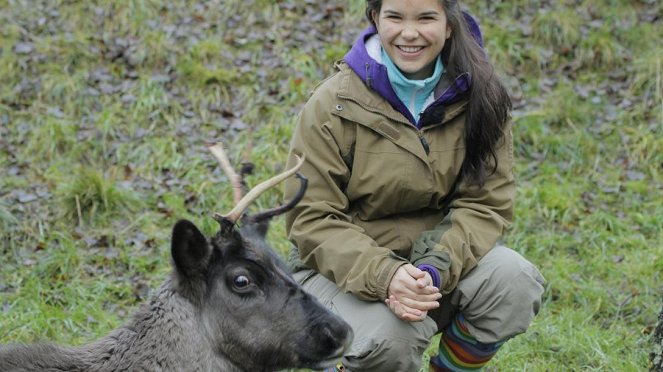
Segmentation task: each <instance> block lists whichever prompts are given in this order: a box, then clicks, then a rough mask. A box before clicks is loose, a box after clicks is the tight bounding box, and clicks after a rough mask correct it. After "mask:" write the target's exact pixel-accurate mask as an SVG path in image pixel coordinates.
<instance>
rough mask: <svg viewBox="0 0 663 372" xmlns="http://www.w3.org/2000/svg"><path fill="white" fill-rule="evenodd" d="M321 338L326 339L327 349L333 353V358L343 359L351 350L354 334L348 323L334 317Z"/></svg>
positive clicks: (323, 330)
mask: <svg viewBox="0 0 663 372" xmlns="http://www.w3.org/2000/svg"><path fill="white" fill-rule="evenodd" d="M321 337H322V338H323V339H324V343H325V344H326V345H327V349H328V350H330V351H332V352H331V354H332V355H331V356H332V357H341V356H343V354H344V353H345V352H346V351H347V350H348V349H349V348H350V345H351V344H352V340H353V339H354V332H352V328H351V327H350V325H349V324H348V323H347V322H345V321H344V320H343V319H341V318H340V317H338V316H336V315H333V318H331V319H330V321H329V322H328V323H327V324H325V327H324V328H323V329H322V335H321Z"/></svg>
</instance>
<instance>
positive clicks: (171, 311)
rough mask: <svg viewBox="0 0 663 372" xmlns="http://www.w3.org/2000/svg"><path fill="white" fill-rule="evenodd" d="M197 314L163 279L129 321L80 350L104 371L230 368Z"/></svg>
mask: <svg viewBox="0 0 663 372" xmlns="http://www.w3.org/2000/svg"><path fill="white" fill-rule="evenodd" d="M196 317H197V312H196V309H195V308H194V306H193V305H192V304H191V303H190V302H188V301H187V300H185V299H184V298H182V297H181V296H180V295H179V294H178V293H177V292H176V291H175V290H174V289H173V285H172V283H171V281H170V280H168V281H166V283H164V284H163V285H162V286H161V287H160V288H159V289H158V290H157V291H156V292H155V293H154V294H153V295H152V297H151V299H150V300H149V301H148V302H147V303H145V304H143V305H142V306H141V307H140V308H139V309H138V310H137V311H136V313H135V314H134V316H133V319H132V320H131V321H130V322H129V323H128V324H126V325H124V326H122V327H120V328H118V329H116V330H114V331H113V332H111V333H110V334H109V335H107V336H106V337H104V338H102V339H100V340H99V341H97V342H94V343H92V344H90V345H87V346H84V347H83V348H84V349H85V350H86V351H87V352H88V355H90V356H91V357H93V358H94V359H96V360H94V361H91V362H92V363H91V364H92V365H99V364H103V365H105V366H107V367H108V370H172V371H175V370H222V371H233V370H235V369H234V368H233V367H234V366H232V365H227V364H226V363H225V361H224V360H221V359H220V358H219V357H218V356H217V355H215V354H214V350H213V349H212V347H211V346H210V345H209V343H208V341H207V338H206V337H205V336H204V333H203V332H202V330H201V329H200V326H199V322H198V321H197V319H196ZM103 370H106V368H101V369H99V371H103ZM237 371H239V369H237Z"/></svg>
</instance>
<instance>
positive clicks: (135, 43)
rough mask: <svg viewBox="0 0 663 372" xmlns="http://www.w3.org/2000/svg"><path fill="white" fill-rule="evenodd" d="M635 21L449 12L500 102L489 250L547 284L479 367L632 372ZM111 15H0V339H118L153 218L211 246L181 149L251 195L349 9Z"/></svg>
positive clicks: (639, 261) (640, 325)
mask: <svg viewBox="0 0 663 372" xmlns="http://www.w3.org/2000/svg"><path fill="white" fill-rule="evenodd" d="M92 3H94V4H96V5H93V4H92ZM305 3H306V4H309V5H306V6H305V7H304V6H302V5H304V4H305ZM567 3H568V4H567ZM572 3H573V4H572ZM655 3H656V2H652V1H635V2H632V1H626V0H621V1H609V2H605V1H598V0H596V1H591V0H585V1H567V2H566V3H563V2H561V3H559V4H558V3H557V2H552V4H551V2H547V1H535V2H530V1H527V2H526V1H523V0H514V1H509V2H483V1H468V2H467V4H468V6H469V7H470V9H471V10H472V11H473V12H474V13H476V14H477V15H479V17H480V19H481V23H482V27H483V29H484V35H485V38H486V48H487V50H488V52H489V54H490V55H491V58H492V59H493V60H494V62H495V63H496V64H497V65H498V66H499V69H500V70H501V71H502V72H504V76H505V81H507V82H508V85H509V87H510V88H511V90H512V92H513V94H514V98H515V102H516V110H515V111H514V120H515V124H516V126H515V136H516V152H517V154H516V155H517V168H516V172H517V174H518V180H519V199H518V204H517V211H516V212H517V214H516V216H517V220H516V223H515V225H514V227H513V229H512V231H511V232H510V233H509V235H508V237H507V242H508V243H509V245H510V246H512V247H514V248H515V249H517V250H518V251H520V252H521V253H523V254H524V255H526V256H527V257H528V258H529V259H530V260H532V261H533V262H535V263H536V264H537V265H538V266H539V267H540V268H541V270H542V272H543V274H544V275H545V276H546V278H547V279H548V282H549V283H548V288H547V292H546V295H545V303H544V307H543V309H542V311H541V314H540V315H539V316H538V317H537V319H536V321H535V323H534V324H533V326H532V328H531V329H530V331H529V332H528V333H527V334H525V335H523V336H520V337H518V338H516V339H514V340H512V341H511V342H509V343H508V344H507V345H506V346H505V347H504V349H503V351H501V352H500V353H499V354H498V357H497V358H496V360H495V363H493V364H492V366H493V367H494V368H497V369H499V370H532V371H547V370H559V369H568V370H615V371H624V370H643V369H645V368H646V366H647V363H648V361H647V353H648V338H649V332H650V331H651V328H652V326H653V325H654V324H655V320H656V314H657V311H658V309H660V304H661V293H662V292H663V287H662V285H661V284H660V283H662V282H663V278H661V272H663V253H661V252H662V249H661V248H662V247H661V242H662V241H663V239H662V238H663V234H662V230H661V225H662V224H663V223H662V221H661V220H662V219H663V205H662V204H661V202H660V195H661V192H662V190H663V186H662V181H663V177H662V175H661V171H662V169H661V166H662V164H663V155H662V154H663V136H662V134H663V133H662V132H663V128H662V127H663V123H662V121H663V113H662V110H663V108H662V101H661V100H662V93H661V57H660V56H661V55H662V50H661V47H660V45H659V42H660V40H661V39H663V32H662V31H661V29H662V28H661V21H660V19H658V20H657V21H655V23H654V22H653V21H652V20H653V19H654V18H655V16H656V14H659V16H658V17H660V13H661V7H660V5H655ZM114 4H115V5H114ZM117 4H119V3H116V2H111V1H107V0H98V1H95V2H80V3H79V2H68V1H12V2H8V1H7V0H0V5H1V7H2V8H3V11H2V12H0V22H1V24H2V27H0V174H1V175H2V176H1V177H0V262H2V264H1V265H0V342H12V341H34V340H39V339H51V340H55V341H59V342H67V343H73V344H76V343H81V342H85V341H88V340H90V339H93V338H95V337H97V336H98V335H100V334H103V333H105V332H107V331H108V330H110V329H112V328H113V327H116V326H117V325H119V324H120V323H121V322H123V321H125V320H126V317H127V316H128V314H130V313H131V311H132V309H133V308H134V307H135V306H136V304H137V303H139V302H140V301H141V300H142V299H143V298H145V296H146V288H147V287H149V286H152V287H153V286H155V285H156V284H157V283H159V282H160V281H161V280H162V279H163V277H164V276H165V275H166V273H167V272H168V270H169V267H168V262H169V257H168V255H169V252H168V235H169V229H170V227H171V226H172V224H173V222H174V221H175V220H176V219H179V218H189V219H192V220H194V221H195V222H197V223H198V224H199V225H201V226H203V227H204V229H205V230H206V231H207V232H210V233H211V232H212V231H213V230H214V222H213V221H211V219H210V218H209V216H210V213H211V212H212V211H223V210H228V209H229V207H230V204H231V198H230V193H231V192H230V188H229V187H228V185H227V183H226V180H225V177H224V176H223V175H222V174H221V172H220V171H219V170H218V169H217V168H218V167H217V166H216V164H215V163H214V161H213V159H211V157H210V156H209V155H208V154H207V153H206V152H205V151H206V150H205V149H204V146H202V141H203V140H204V139H207V138H223V140H224V142H226V143H227V144H228V145H229V147H230V148H231V154H232V156H233V157H234V159H237V162H238V163H239V161H240V160H241V159H243V158H249V159H250V160H251V161H253V162H255V163H256V165H257V171H256V173H255V176H252V177H250V178H249V180H248V181H249V183H251V184H254V183H255V182H257V181H259V180H261V179H263V178H265V177H266V176H268V175H270V174H272V173H273V171H272V169H273V168H276V169H280V168H281V167H282V165H283V159H284V156H285V153H286V151H287V146H288V138H289V135H290V133H291V130H292V124H293V122H294V116H295V115H296V113H297V110H298V108H299V107H301V104H302V103H303V102H304V101H305V100H306V97H307V95H308V92H309V91H310V90H311V89H312V87H313V86H314V85H315V84H316V82H317V81H319V80H320V79H322V78H323V77H324V76H325V75H326V74H327V73H329V71H330V70H331V62H332V61H333V60H335V59H338V58H340V57H341V56H342V55H343V54H344V52H345V50H346V49H347V47H348V45H349V44H350V43H351V42H352V41H353V39H354V38H355V37H356V35H357V32H358V30H359V29H360V28H361V27H363V25H364V24H363V23H360V22H358V21H357V20H358V19H360V18H361V13H362V7H363V2H362V1H359V0H353V1H350V2H343V1H331V2H325V5H310V4H317V2H304V1H294V0H293V1H282V2H279V4H275V3H274V2H270V1H265V0H263V1H261V0H255V1H241V0H225V1H221V2H209V3H208V4H207V5H205V6H203V5H199V4H197V3H196V2H193V1H185V0H178V1H169V2H166V1H162V0H151V1H126V2H122V6H119V5H117ZM487 4H488V5H487ZM5 9H6V10H5ZM313 20H315V23H311V22H312V21H313ZM341 30H348V33H347V34H345V35H341V34H340V31H341ZM265 41H269V42H268V43H265ZM279 200H280V193H279V192H278V190H275V191H274V192H273V193H271V194H269V195H267V196H265V197H263V198H261V200H260V201H259V203H258V204H259V205H258V206H259V207H263V208H264V207H266V206H271V205H273V204H274V203H276V202H278V201H279ZM275 222H276V223H274V224H273V229H272V231H271V235H270V236H271V240H272V241H273V243H274V245H275V246H276V247H277V248H278V249H279V250H281V251H284V250H285V249H287V244H286V243H285V241H284V235H285V233H284V231H283V226H282V225H283V224H282V223H281V221H280V220H277V221H275Z"/></svg>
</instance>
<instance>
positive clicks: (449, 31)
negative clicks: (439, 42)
mask: <svg viewBox="0 0 663 372" xmlns="http://www.w3.org/2000/svg"><path fill="white" fill-rule="evenodd" d="M450 37H451V26H450V25H449V24H447V40H449V38H450Z"/></svg>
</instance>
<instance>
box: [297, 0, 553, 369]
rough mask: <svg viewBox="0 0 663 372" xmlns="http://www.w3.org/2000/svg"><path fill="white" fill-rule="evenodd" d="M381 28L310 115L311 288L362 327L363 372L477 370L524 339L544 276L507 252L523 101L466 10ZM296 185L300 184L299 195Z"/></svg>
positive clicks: (393, 2) (403, 12)
mask: <svg viewBox="0 0 663 372" xmlns="http://www.w3.org/2000/svg"><path fill="white" fill-rule="evenodd" d="M366 17H367V19H368V20H369V21H370V22H371V26H370V27H369V28H368V29H367V30H365V31H364V33H363V34H362V35H361V36H360V37H359V40H358V41H357V42H356V43H355V45H354V46H353V47H352V49H351V50H350V51H349V52H348V53H347V54H346V55H345V57H344V59H343V61H342V62H340V63H338V64H337V69H338V71H337V72H336V73H335V74H334V75H333V76H332V77H331V78H329V79H327V80H326V81H325V82H324V83H322V84H321V85H320V86H319V87H318V88H317V90H316V91H315V92H314V94H313V95H312V97H311V98H310V99H309V101H308V102H307V104H306V106H305V107H304V109H303V110H302V112H301V114H300V116H299V119H298V122H297V126H296V128H295V132H294V136H293V139H292V142H291V150H290V153H291V154H290V159H289V161H290V162H291V163H292V162H294V160H295V155H296V154H300V153H305V154H306V155H307V161H306V163H305V164H304V166H303V167H302V169H301V172H302V173H303V174H304V175H305V176H306V177H307V178H308V179H309V180H310V184H309V185H310V187H309V189H308V191H307V193H306V195H305V196H304V198H303V199H302V201H301V203H300V204H299V205H297V206H296V207H295V208H294V209H293V210H292V211H291V212H289V213H288V214H286V228H287V231H288V234H289V237H290V239H291V240H292V241H293V242H294V244H295V247H293V251H292V255H291V264H292V266H293V268H294V270H295V271H296V273H295V279H297V280H299V281H300V283H302V285H303V286H304V288H305V289H306V290H308V291H309V292H311V293H312V294H314V295H315V296H316V297H318V299H320V300H321V301H322V302H323V303H325V304H327V305H328V306H329V307H330V308H332V309H333V310H334V311H335V312H337V313H338V314H339V315H340V316H341V317H342V318H344V319H345V320H346V321H348V323H350V325H351V326H352V328H353V331H354V334H355V335H356V337H355V339H354V342H353V344H352V346H351V347H350V349H349V350H348V352H347V353H346V354H345V356H344V359H343V368H345V370H349V371H417V370H419V368H420V365H421V361H422V357H421V356H422V353H423V352H424V350H425V349H426V348H427V346H428V344H429V343H430V340H431V338H432V337H433V336H434V335H436V334H440V333H441V334H442V337H441V341H440V347H439V353H438V354H437V355H436V356H434V357H433V358H431V364H430V368H431V369H432V370H436V371H437V370H449V369H451V370H464V369H477V368H480V367H481V366H483V365H485V364H486V363H487V362H488V361H489V360H490V359H491V358H492V356H493V355H494V354H495V353H496V352H497V350H498V349H499V347H500V346H501V345H502V344H503V343H504V342H506V341H507V340H509V339H510V338H512V337H514V336H516V335H518V334H520V333H523V332H525V330H526V329H527V328H528V326H529V324H530V322H531V321H532V319H533V317H534V316H535V315H536V313H537V312H538V310H539V306H540V302H541V295H542V293H543V283H544V280H543V277H542V276H541V274H540V273H539V271H538V270H537V268H536V267H535V266H534V265H533V264H531V263H530V262H529V261H527V260H526V259H525V258H523V257H522V256H521V255H520V254H518V253H516V252H515V251H513V250H511V249H509V248H507V247H504V246H503V245H501V244H500V243H499V241H500V240H501V238H502V234H503V231H504V229H505V228H506V227H507V226H508V225H509V224H510V222H511V218H512V212H513V201H514V198H515V182H514V177H513V174H512V167H513V154H512V153H513V147H512V138H511V125H510V122H509V120H508V119H509V111H510V110H511V101H510V98H509V95H508V93H507V91H506V89H505V88H504V86H503V85H502V84H501V83H500V82H499V81H498V80H497V79H496V77H495V73H494V71H493V68H492V65H491V64H490V62H489V61H488V60H487V58H486V53H484V51H483V50H482V45H483V40H482V38H481V32H480V30H479V27H478V24H477V22H476V21H475V20H474V18H473V17H471V16H470V15H469V14H467V13H465V12H463V11H461V8H460V5H459V3H458V2H457V1H438V0H405V1H402V0H383V1H374V0H369V1H368V2H367V8H366ZM295 192H296V185H295V184H294V183H292V182H290V183H287V184H286V197H291V196H292V195H294V193H295Z"/></svg>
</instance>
